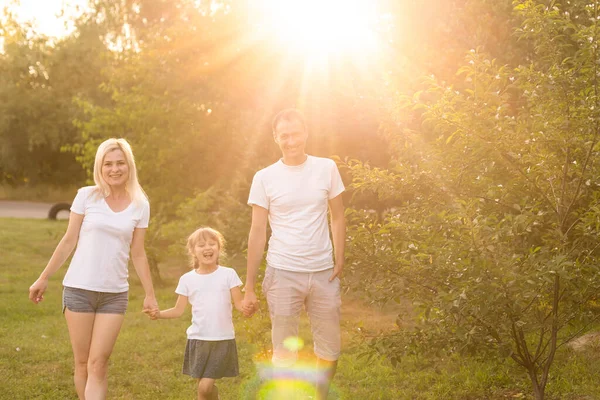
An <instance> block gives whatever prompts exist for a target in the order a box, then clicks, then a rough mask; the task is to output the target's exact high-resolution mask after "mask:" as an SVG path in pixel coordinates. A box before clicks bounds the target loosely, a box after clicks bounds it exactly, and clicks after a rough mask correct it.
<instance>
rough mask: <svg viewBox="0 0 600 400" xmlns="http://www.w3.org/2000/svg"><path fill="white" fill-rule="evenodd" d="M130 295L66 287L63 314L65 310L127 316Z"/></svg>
mask: <svg viewBox="0 0 600 400" xmlns="http://www.w3.org/2000/svg"><path fill="white" fill-rule="evenodd" d="M128 301H129V293H128V292H121V293H106V292H94V291H92V290H85V289H79V288H72V287H68V286H65V287H64V289H63V307H62V310H63V313H64V312H65V308H68V309H69V311H73V312H79V313H97V314H125V311H126V310H127V303H128Z"/></svg>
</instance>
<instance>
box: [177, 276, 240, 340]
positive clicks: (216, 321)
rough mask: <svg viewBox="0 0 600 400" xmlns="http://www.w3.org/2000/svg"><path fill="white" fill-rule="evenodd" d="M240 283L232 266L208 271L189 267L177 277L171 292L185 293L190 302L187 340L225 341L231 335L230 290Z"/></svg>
mask: <svg viewBox="0 0 600 400" xmlns="http://www.w3.org/2000/svg"><path fill="white" fill-rule="evenodd" d="M237 286H242V281H241V280H240V277H239V276H238V274H237V272H235V270H234V269H233V268H228V267H222V266H220V265H219V266H218V267H217V269H216V271H214V272H212V273H210V274H199V273H197V272H196V270H192V271H190V272H188V273H186V274H184V275H183V276H182V277H181V278H179V284H178V285H177V289H175V293H177V294H179V295H182V296H186V297H187V298H188V301H189V303H190V304H191V305H192V325H190V327H189V328H188V329H187V331H186V333H187V337H188V339H197V340H229V339H234V338H235V331H234V329H233V317H232V315H231V312H232V305H231V289H232V288H234V287H237Z"/></svg>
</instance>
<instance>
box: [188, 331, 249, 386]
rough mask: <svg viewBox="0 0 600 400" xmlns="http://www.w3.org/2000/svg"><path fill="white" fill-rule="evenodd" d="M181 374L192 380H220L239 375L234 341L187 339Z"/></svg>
mask: <svg viewBox="0 0 600 400" xmlns="http://www.w3.org/2000/svg"><path fill="white" fill-rule="evenodd" d="M183 373H184V374H185V375H189V376H191V377H193V378H211V379H220V378H224V377H234V376H238V375H239V373H240V372H239V367H238V355H237V347H236V345H235V339H230V340H216V341H209V340H196V339H188V341H187V344H186V346H185V355H184V358H183Z"/></svg>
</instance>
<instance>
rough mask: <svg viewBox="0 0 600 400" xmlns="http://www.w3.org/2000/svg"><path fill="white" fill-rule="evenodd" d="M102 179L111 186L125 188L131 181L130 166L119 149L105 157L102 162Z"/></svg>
mask: <svg viewBox="0 0 600 400" xmlns="http://www.w3.org/2000/svg"><path fill="white" fill-rule="evenodd" d="M102 178H104V181H105V182H106V183H108V184H109V185H110V186H124V185H125V184H126V183H127V180H128V179H129V165H128V164H127V160H126V159H125V154H123V152H122V151H121V150H119V149H117V150H113V151H111V152H109V153H107V154H106V155H105V156H104V161H102Z"/></svg>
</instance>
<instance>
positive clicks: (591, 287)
mask: <svg viewBox="0 0 600 400" xmlns="http://www.w3.org/2000/svg"><path fill="white" fill-rule="evenodd" d="M575 3H578V4H575V5H569V6H564V7H563V6H561V5H560V4H559V3H558V2H556V3H553V5H551V6H549V7H548V6H546V5H544V4H541V3H539V2H536V1H520V2H515V15H516V16H517V17H518V18H519V19H520V20H521V25H520V29H518V30H517V32H516V37H517V39H518V40H523V41H526V42H527V44H528V45H529V47H530V48H531V51H530V54H529V57H528V58H529V62H527V63H523V64H521V65H516V66H511V65H498V64H497V62H496V61H495V60H494V59H492V58H491V57H490V56H489V55H488V54H486V53H485V51H483V50H482V49H474V50H471V51H470V52H469V53H468V55H467V57H466V63H465V65H464V66H463V67H462V68H460V70H459V71H458V77H459V79H457V81H456V82H453V83H448V82H440V81H438V80H437V79H436V78H435V77H427V78H425V79H424V82H423V85H422V87H423V90H422V91H420V92H417V93H415V94H414V96H410V97H409V96H398V97H397V98H396V102H395V109H396V110H397V111H396V114H395V115H393V118H394V122H397V124H389V125H388V126H393V127H397V126H399V128H394V129H393V130H391V131H388V132H386V134H387V136H388V137H390V138H391V139H392V140H393V143H394V144H395V147H394V148H395V149H397V152H396V154H395V159H394V161H393V162H392V164H391V165H390V167H389V168H388V169H379V168H373V167H370V166H369V165H368V164H367V163H363V162H360V161H355V160H354V161H353V160H351V161H348V162H347V163H346V167H347V168H348V170H349V172H350V173H351V175H352V177H353V182H352V188H353V189H354V190H355V191H356V192H358V193H360V192H371V193H376V194H377V195H378V196H379V198H380V199H382V200H387V201H389V200H390V199H391V200H393V202H395V203H396V204H397V206H396V207H394V208H391V209H389V210H388V212H387V213H386V214H385V216H384V218H383V220H379V219H377V218H374V217H373V216H372V214H370V213H369V212H368V211H365V210H360V209H357V210H351V211H350V212H349V213H348V216H349V219H350V221H351V223H350V232H349V235H350V239H349V240H350V246H349V248H350V270H351V271H352V272H353V273H354V274H355V275H357V276H358V277H359V278H360V279H359V280H358V282H360V284H361V286H363V285H365V287H366V290H367V292H368V293H369V294H370V295H371V296H372V297H373V298H374V300H378V301H382V302H385V301H391V300H398V301H400V300H401V299H402V298H403V297H406V296H408V297H409V298H410V299H412V300H413V303H414V304H415V305H416V306H417V310H418V319H419V324H417V326H416V327H415V329H413V330H406V331H400V332H395V333H393V334H392V335H386V336H384V337H383V338H381V340H383V341H384V342H385V345H384V346H380V347H379V348H380V349H383V350H382V351H383V352H385V353H387V354H388V355H389V356H390V358H392V360H394V361H395V362H397V361H398V360H400V359H401V357H402V355H403V354H405V353H406V352H409V351H415V349H417V350H418V349H420V350H421V351H425V349H426V350H427V351H442V350H443V351H451V352H460V351H466V352H482V351H483V352H489V351H492V352H496V354H498V356H499V357H510V358H512V359H513V360H514V361H515V363H516V364H518V365H519V366H521V367H522V368H523V370H524V371H525V372H526V373H527V374H528V375H529V377H530V379H531V383H532V388H533V393H534V396H535V398H536V399H543V398H544V394H545V388H546V385H547V383H548V379H549V378H550V376H551V374H550V368H551V366H552V363H553V360H554V357H555V354H556V351H557V350H558V349H559V348H560V347H561V346H562V345H564V344H565V343H566V342H568V341H569V340H570V339H571V338H573V337H575V336H577V335H578V334H580V333H581V332H583V331H585V330H586V329H588V328H589V326H590V325H591V324H593V323H594V322H595V320H597V318H598V312H597V311H598V310H597V307H596V304H597V303H596V300H597V296H598V293H599V289H600V274H599V273H598V270H597V265H598V262H599V261H600V259H599V256H600V253H599V252H598V247H599V245H598V243H599V239H600V236H599V234H600V214H599V213H598V211H600V208H599V204H598V200H599V199H600V190H599V188H600V181H599V180H598V176H600V165H598V163H597V162H596V159H597V156H598V151H599V150H600V145H599V144H598V139H599V138H600V114H599V112H600V111H599V110H600V93H598V90H599V89H600V85H599V81H598V80H599V79H600V68H599V67H600V65H599V61H598V60H600V53H599V52H598V39H599V37H598V36H599V33H600V32H599V26H598V25H599V18H600V13H599V5H598V2H586V4H585V5H583V6H582V4H579V3H581V2H575ZM567 7H570V8H567ZM415 119H418V120H419V121H421V125H420V127H419V128H418V129H410V127H412V126H414V123H413V121H414V120H415ZM415 345H416V346H415Z"/></svg>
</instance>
